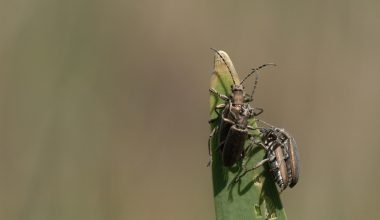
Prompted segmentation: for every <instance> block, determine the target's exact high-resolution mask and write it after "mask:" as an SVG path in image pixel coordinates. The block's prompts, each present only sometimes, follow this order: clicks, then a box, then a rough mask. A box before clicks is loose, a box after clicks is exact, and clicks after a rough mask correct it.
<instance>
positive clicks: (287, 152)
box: [235, 120, 300, 191]
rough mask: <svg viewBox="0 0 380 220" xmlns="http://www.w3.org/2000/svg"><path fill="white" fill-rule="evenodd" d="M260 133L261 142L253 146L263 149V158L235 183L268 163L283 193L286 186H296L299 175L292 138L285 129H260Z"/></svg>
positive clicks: (297, 160)
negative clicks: (264, 153)
mask: <svg viewBox="0 0 380 220" xmlns="http://www.w3.org/2000/svg"><path fill="white" fill-rule="evenodd" d="M259 121H261V120H259ZM261 122H263V121H261ZM264 123H266V122H264ZM266 124H268V123H266ZM260 132H261V134H262V137H261V140H260V141H259V142H256V143H255V144H257V145H259V146H261V147H263V148H264V149H265V151H266V155H265V158H264V159H263V160H262V161H260V162H259V163H257V164H256V165H255V166H254V167H253V168H250V169H245V171H244V172H243V174H241V175H240V176H239V177H238V178H237V179H236V181H239V179H240V177H241V176H243V175H245V174H246V173H247V172H249V171H251V170H254V169H256V168H258V167H260V166H262V165H263V164H264V163H266V162H268V163H269V171H270V173H271V174H272V176H273V178H274V180H275V182H276V184H277V185H278V187H279V188H280V190H281V191H283V190H285V189H286V188H287V187H288V186H289V187H290V188H293V187H294V186H295V185H296V184H297V182H298V179H299V175H300V162H299V154H298V147H297V144H296V142H295V140H294V138H293V137H292V136H291V135H290V134H289V133H288V132H287V131H285V129H282V128H277V127H274V126H271V127H270V128H260ZM236 181H235V182H236Z"/></svg>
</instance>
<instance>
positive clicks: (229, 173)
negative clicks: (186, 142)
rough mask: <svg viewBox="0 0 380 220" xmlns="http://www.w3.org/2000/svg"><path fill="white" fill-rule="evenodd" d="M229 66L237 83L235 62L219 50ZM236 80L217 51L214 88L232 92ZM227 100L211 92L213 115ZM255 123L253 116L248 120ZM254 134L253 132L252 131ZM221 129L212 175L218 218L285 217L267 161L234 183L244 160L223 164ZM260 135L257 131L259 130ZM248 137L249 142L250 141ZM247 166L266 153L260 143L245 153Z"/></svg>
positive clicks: (214, 141) (215, 139)
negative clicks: (249, 152)
mask: <svg viewBox="0 0 380 220" xmlns="http://www.w3.org/2000/svg"><path fill="white" fill-rule="evenodd" d="M219 53H220V54H221V55H222V56H223V58H224V59H225V61H226V63H227V65H228V66H229V67H230V69H231V71H232V73H233V77H234V79H235V81H236V83H239V82H240V79H239V77H238V75H237V73H236V70H235V68H234V66H233V64H232V61H231V59H230V58H229V56H228V54H227V53H225V52H223V51H219ZM231 85H233V80H232V78H231V75H230V73H229V71H228V68H227V66H226V64H225V63H224V62H223V60H222V59H221V58H220V56H219V55H218V54H216V53H215V59H214V72H213V74H212V76H211V88H214V89H215V90H216V91H218V92H219V93H221V94H224V95H227V96H228V95H229V94H230V93H231ZM223 102H224V101H223V100H222V99H220V98H218V97H216V96H214V95H213V94H210V118H212V119H213V118H217V117H218V115H217V113H216V112H215V110H214V109H215V106H216V105H217V104H221V103H223ZM218 123H220V121H219V120H217V121H215V122H214V123H211V130H213V129H214V128H215V126H216V125H217V124H218ZM249 124H250V125H251V126H253V127H256V123H255V121H254V120H251V121H250V123H249ZM252 134H254V133H252ZM218 135H219V134H218V132H217V133H215V135H214V136H213V138H212V141H211V149H212V152H213V154H212V179H213V187H214V202H215V212H216V219H217V220H248V219H249V220H252V219H286V214H285V211H284V209H283V207H282V204H281V200H280V197H279V193H278V190H277V188H276V185H275V183H274V181H273V179H272V177H271V175H270V173H269V172H268V167H267V166H266V165H264V166H262V167H260V168H258V169H256V170H254V171H251V172H248V173H247V174H246V175H244V176H243V177H242V178H241V180H240V182H238V183H235V181H233V179H234V178H235V177H236V175H237V174H239V173H240V172H241V171H242V161H240V162H239V164H237V165H234V166H233V167H231V168H228V167H225V166H223V164H222V159H221V153H220V150H216V148H217V146H218ZM256 135H258V132H256ZM248 142H249V141H248V140H247V141H246V146H247V145H248ZM246 156H247V157H246V159H245V161H246V163H247V167H248V168H250V167H253V166H254V165H256V164H257V163H258V162H259V161H261V160H262V159H263V158H264V156H265V150H264V149H261V148H259V147H257V148H255V150H253V151H252V154H251V155H246Z"/></svg>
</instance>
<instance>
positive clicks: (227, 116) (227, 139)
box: [208, 48, 275, 167]
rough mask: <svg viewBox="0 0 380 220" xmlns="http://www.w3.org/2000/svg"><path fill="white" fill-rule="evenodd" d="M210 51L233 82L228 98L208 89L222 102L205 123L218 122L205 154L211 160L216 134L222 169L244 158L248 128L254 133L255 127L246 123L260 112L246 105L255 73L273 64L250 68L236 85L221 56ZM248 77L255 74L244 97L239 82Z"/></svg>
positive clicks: (250, 98) (260, 110)
mask: <svg viewBox="0 0 380 220" xmlns="http://www.w3.org/2000/svg"><path fill="white" fill-rule="evenodd" d="M211 49H212V50H213V51H215V53H216V54H217V55H218V56H219V57H220V58H221V59H222V60H223V62H224V64H225V65H226V66H227V68H228V71H229V73H230V76H231V79H232V81H233V85H231V94H229V95H228V96H227V95H224V94H220V93H219V92H217V91H216V90H215V89H213V88H211V89H209V91H210V93H211V94H213V95H215V96H217V97H219V98H221V99H222V100H224V101H225V103H222V104H219V105H217V106H216V107H215V109H214V110H215V112H216V113H217V114H218V117H217V118H214V119H211V120H209V123H212V122H214V121H217V120H220V119H221V120H220V123H219V125H217V126H216V127H215V128H214V129H213V130H212V131H211V133H210V136H209V141H208V149H209V155H210V158H211V154H212V153H211V140H212V138H213V136H214V134H215V133H216V132H217V131H219V136H218V143H219V145H218V147H217V148H216V149H217V150H218V149H220V150H221V152H222V161H223V165H224V166H226V167H231V166H233V165H234V164H235V163H236V162H237V161H238V160H240V159H241V158H242V157H244V144H245V142H246V140H247V139H248V138H249V137H250V135H249V134H248V129H250V130H256V128H253V127H252V126H250V125H248V120H249V119H251V118H253V117H256V116H258V115H260V114H261V113H262V112H263V109H262V108H252V107H251V106H250V105H249V103H250V102H252V101H253V94H254V92H255V89H256V86H257V82H258V75H257V74H256V72H257V71H258V70H260V69H261V68H263V67H265V66H268V65H275V64H273V63H268V64H263V65H261V66H259V67H257V68H255V69H252V72H251V73H249V74H248V75H247V76H246V77H245V78H244V79H243V80H242V81H241V82H240V83H239V84H237V83H236V81H235V78H234V77H233V74H232V71H231V69H230V67H229V65H228V64H227V62H226V60H225V59H224V57H223V56H222V55H221V54H220V53H219V51H218V50H216V49H213V48H211ZM252 74H255V75H256V80H255V84H254V87H253V90H252V93H251V95H248V94H246V93H245V91H244V86H243V83H244V81H245V80H246V79H248V78H249V77H250V76H251V75H252ZM218 110H221V113H219V112H218ZM210 162H211V160H210ZM209 164H210V163H209Z"/></svg>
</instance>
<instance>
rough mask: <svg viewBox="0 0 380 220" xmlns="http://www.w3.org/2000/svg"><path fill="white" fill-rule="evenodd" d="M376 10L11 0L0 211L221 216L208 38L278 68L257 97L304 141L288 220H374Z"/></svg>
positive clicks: (273, 118)
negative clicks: (210, 142) (211, 145)
mask: <svg viewBox="0 0 380 220" xmlns="http://www.w3.org/2000/svg"><path fill="white" fill-rule="evenodd" d="M379 10H380V2H379V1H373V0H365V1H354V0H349V1H343V0H338V1H329V0H322V1H292V0H287V1H278V0H265V1H257V0H239V1H227V0H219V1H215V0H211V1H201V0H197V1H185V0H177V1H169V0H162V1H148V0H140V1H120V0H111V1H99V0H94V1H84V0H66V1H58V0H12V1H9V0H1V1H0V105H1V108H0V219H4V220H5V219H7V220H8V219H11V220H24V219H25V220H26V219H28V220H29V219H30V220H34V219H36V220H42V219H43V220H44V219H49V220H50V219H58V220H59V219H65V220H66V219H70V220H75V219H78V220H79V219H81V220H83V219H91V220H96V219H112V220H113V219H115V220H117V219H131V220H132V219H142V220H145V219H184V220H186V219H189V220H190V219H191V220H194V219H201V220H203V219H214V218H215V217H214V205H213V198H212V184H211V172H210V169H209V168H207V167H205V164H206V162H207V161H208V154H207V138H208V135H209V126H208V123H207V120H208V117H209V116H208V112H209V109H208V108H209V92H208V88H209V83H210V75H211V72H212V68H213V59H214V57H213V53H212V51H211V50H209V48H210V47H215V48H218V49H221V50H225V51H226V52H228V53H229V55H230V57H231V59H232V61H233V62H234V64H235V67H236V68H237V70H238V72H239V73H240V75H241V76H244V75H245V74H247V73H248V72H249V71H250V69H251V68H253V67H257V66H258V65H260V64H263V63H266V62H275V63H277V65H278V67H276V68H267V69H265V70H263V71H261V78H260V81H259V85H258V88H257V90H256V95H255V97H256V102H255V105H256V106H258V107H263V108H264V109H265V112H264V114H263V115H262V116H261V119H264V120H266V121H268V122H271V123H273V124H275V125H277V126H279V127H285V128H286V129H287V130H288V131H290V132H291V133H292V134H293V135H294V137H295V138H296V140H297V143H298V145H299V151H300V157H301V163H302V170H301V177H300V178H301V179H300V181H299V183H298V185H297V186H296V187H295V188H294V189H289V190H286V191H285V192H283V193H282V194H281V197H282V201H283V203H284V207H285V210H286V212H287V215H288V217H289V219H312V220H313V219H315V220H317V219H362V218H367V219H376V217H378V212H377V210H376V205H377V204H379V202H380V190H379V188H378V186H377V185H378V181H380V172H379V171H378V169H377V167H378V163H379V162H378V160H379V159H378V155H379V154H380V148H379V139H378V135H379V134H378V132H379V129H378V125H379V124H380V117H379V116H378V115H379V112H380V86H379V85H378V83H379V82H380V74H379V70H380V62H379V57H380V43H379V39H380V28H379V24H380V23H379V22H380V13H379ZM249 83H252V84H253V80H252V79H251V81H250V82H249ZM249 83H248V84H247V85H249ZM248 87H250V86H248Z"/></svg>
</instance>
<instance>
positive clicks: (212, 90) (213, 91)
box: [209, 88, 230, 101]
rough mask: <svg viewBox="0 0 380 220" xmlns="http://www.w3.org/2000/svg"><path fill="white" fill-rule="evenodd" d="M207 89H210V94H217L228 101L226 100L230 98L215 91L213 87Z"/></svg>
mask: <svg viewBox="0 0 380 220" xmlns="http://www.w3.org/2000/svg"><path fill="white" fill-rule="evenodd" d="M209 91H210V92H211V93H212V94H214V95H216V96H218V97H219V98H221V99H223V100H224V101H228V100H230V99H229V98H228V97H227V96H226V95H223V94H220V93H219V92H217V91H216V90H215V89H213V88H211V89H209Z"/></svg>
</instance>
